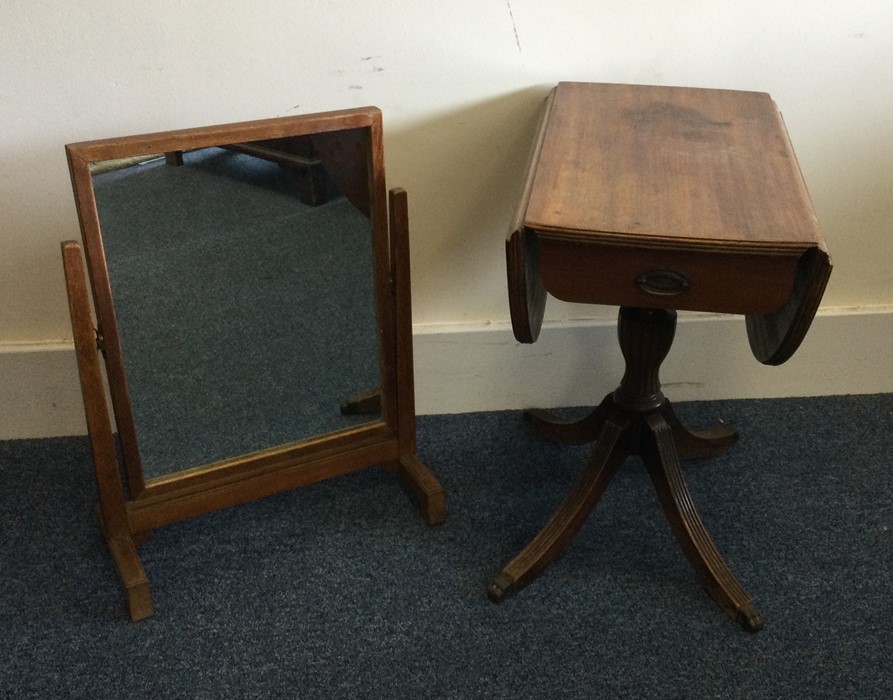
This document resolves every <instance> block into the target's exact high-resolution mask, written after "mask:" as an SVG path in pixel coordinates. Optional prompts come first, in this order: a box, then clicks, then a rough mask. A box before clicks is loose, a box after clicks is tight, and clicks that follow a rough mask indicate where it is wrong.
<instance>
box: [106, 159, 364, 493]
mask: <svg viewBox="0 0 893 700" xmlns="http://www.w3.org/2000/svg"><path fill="white" fill-rule="evenodd" d="M184 162H185V165H183V166H182V167H172V166H169V165H165V164H164V162H163V161H152V162H149V163H147V164H143V165H135V166H132V167H130V168H125V169H123V170H118V171H112V172H108V173H104V174H101V175H97V176H96V177H95V178H94V187H95V191H96V198H97V206H98V210H99V217H100V221H101V223H102V235H103V241H104V247H105V254H106V260H107V263H108V270H109V277H110V282H111V288H112V295H113V298H114V304H115V316H116V320H117V324H118V330H119V334H120V338H121V345H122V349H123V350H122V351H123V355H124V368H125V373H126V375H127V381H128V388H129V391H130V397H131V404H132V407H133V414H134V423H135V425H136V432H137V437H138V441H139V450H140V456H141V461H142V467H143V472H144V473H145V474H146V475H147V477H154V476H163V475H165V474H168V473H170V472H173V471H180V470H182V469H186V468H189V467H194V466H198V465H201V464H206V463H208V462H212V461H216V460H221V459H227V458H231V457H233V456H236V455H241V454H245V453H247V452H253V451H256V450H260V449H264V448H266V447H270V446H273V445H281V444H284V443H289V442H293V441H296V440H300V439H304V438H308V437H312V436H314V435H319V434H322V433H328V432H332V431H335V430H338V429H344V428H348V427H350V426H352V425H355V424H357V423H358V422H362V421H365V420H366V418H365V417H363V418H356V417H351V416H342V415H341V414H340V412H339V406H340V404H341V401H342V400H344V399H346V398H348V397H349V396H353V395H354V394H357V393H359V392H362V391H366V390H369V389H372V388H374V387H376V386H378V384H379V383H380V380H379V372H378V344H377V339H378V333H377V330H376V322H375V285H374V268H373V258H372V255H373V254H372V237H371V227H370V223H369V220H368V219H367V218H366V217H364V216H363V215H362V214H361V213H360V212H359V211H358V210H357V209H355V208H354V207H353V206H352V205H351V204H350V203H349V202H348V201H347V200H346V199H344V198H343V197H338V198H336V199H332V200H330V201H328V202H326V203H325V204H323V205H320V206H317V207H310V206H307V205H304V204H301V203H300V201H299V200H298V196H297V185H296V183H295V180H294V177H293V176H292V175H290V174H289V173H287V172H286V171H285V170H283V169H282V168H280V167H279V166H278V165H276V164H275V163H272V162H269V161H266V160H262V159H259V158H252V157H251V156H247V155H242V154H238V153H232V152H229V151H225V150H222V149H218V148H210V149H205V150H203V151H193V152H189V153H186V154H185V155H184ZM333 358H335V359H336V360H337V361H333ZM234 426H238V429H237V430H234V429H233V427H234ZM195 435H203V436H206V437H207V439H206V440H204V441H196V440H195V439H194V437H195Z"/></svg>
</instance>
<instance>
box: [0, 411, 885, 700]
mask: <svg viewBox="0 0 893 700" xmlns="http://www.w3.org/2000/svg"><path fill="white" fill-rule="evenodd" d="M677 408H678V410H679V412H680V414H681V415H682V417H683V418H684V419H686V420H687V421H688V422H689V423H690V424H691V425H692V426H693V427H703V426H706V425H708V424H710V423H711V422H712V421H713V420H714V419H716V418H718V417H722V418H723V419H725V420H727V421H728V422H730V423H732V424H733V425H735V426H736V427H737V428H738V429H739V431H740V432H741V435H742V438H741V440H740V442H739V443H738V444H737V445H736V446H735V447H734V448H733V449H732V450H731V451H729V452H728V453H727V454H725V455H722V456H721V457H718V458H715V459H713V460H710V461H707V462H697V463H691V464H689V465H687V467H686V478H687V479H688V481H689V485H690V487H691V490H692V492H693V497H694V499H695V502H696V503H697V504H698V506H699V508H700V511H701V515H702V518H703V519H704V522H705V524H706V526H707V528H708V530H709V531H710V532H711V534H712V536H713V538H714V540H715V541H716V543H717V545H718V547H719V549H720V551H721V552H722V553H723V554H724V555H725V557H726V558H727V560H728V561H729V563H730V565H731V567H732V569H733V571H734V572H735V573H736V575H737V576H738V577H739V578H740V580H741V581H742V583H743V584H744V585H745V587H746V588H747V589H748V590H749V592H750V593H751V594H752V595H753V597H754V599H755V601H756V602H757V604H758V605H759V607H760V609H761V611H762V612H763V614H764V616H765V618H766V627H765V629H764V630H763V631H762V632H760V633H758V634H756V635H748V634H746V633H745V632H743V631H741V630H740V629H739V628H738V626H737V625H735V624H734V623H733V622H732V621H731V620H729V619H727V618H726V617H725V616H724V615H723V614H722V613H720V612H719V610H718V609H717V608H716V607H715V606H714V604H713V603H712V601H711V600H710V599H709V598H708V597H707V595H706V594H705V593H704V592H703V591H702V590H701V588H700V586H699V584H698V582H697V580H696V578H695V576H694V574H693V573H692V571H691V569H690V568H689V566H688V564H687V562H686V561H685V559H684V557H683V555H682V554H681V551H680V550H679V548H678V546H677V545H676V544H675V541H674V540H673V539H672V536H671V535H670V533H669V529H668V527H667V525H666V524H665V522H664V519H663V516H662V515H661V513H660V510H659V507H658V505H657V501H656V498H655V496H654V494H653V491H652V488H651V485H650V481H649V480H648V478H647V475H646V473H645V471H644V468H643V467H642V466H641V464H640V463H638V462H636V461H635V460H630V462H629V463H628V464H627V466H626V467H625V468H624V469H623V470H622V471H621V473H620V474H619V475H618V477H617V478H616V479H615V480H614V482H613V483H612V484H611V487H610V488H609V490H608V492H607V494H606V495H605V497H604V499H603V500H602V502H601V503H600V505H599V507H598V509H597V510H596V512H595V514H594V515H593V517H591V518H590V520H589V521H588V522H587V524H586V525H585V526H584V528H583V530H582V531H581V533H580V534H579V535H578V537H577V538H576V540H575V541H574V542H573V543H572V545H571V546H570V548H569V549H568V550H567V551H566V552H565V554H564V555H563V556H562V557H561V558H560V559H559V560H557V561H556V562H555V563H554V564H553V566H552V567H551V568H550V569H549V570H547V571H546V573H545V574H544V575H543V576H542V577H541V578H540V579H539V580H537V581H536V582H534V583H533V584H532V585H531V586H530V587H528V588H527V589H525V590H524V591H522V592H521V594H520V595H518V596H517V597H515V598H512V599H510V600H508V601H506V602H505V603H503V604H502V605H498V606H497V605H493V604H492V603H490V602H489V601H488V600H487V598H486V595H485V590H486V587H487V584H488V582H489V580H490V578H491V577H492V576H493V575H494V574H496V573H497V571H498V570H499V568H500V566H501V565H502V564H503V563H504V562H505V561H506V560H507V559H508V558H510V557H511V556H513V554H514V553H515V552H516V551H517V550H518V549H519V548H520V547H521V546H523V545H524V544H525V543H526V542H527V540H528V539H529V538H530V537H531V536H532V535H533V534H534V533H535V532H536V531H537V530H538V529H539V527H540V526H541V525H542V524H543V522H544V521H545V520H546V518H547V517H548V516H549V514H550V513H551V511H552V509H553V508H554V507H555V506H556V505H557V503H558V502H559V501H560V500H561V498H562V497H563V495H564V493H565V492H566V489H567V487H568V485H569V483H570V481H571V480H572V478H573V476H574V473H575V472H576V470H577V468H578V466H579V464H580V460H581V459H582V457H583V456H584V454H585V448H567V447H559V446H556V445H552V444H548V443H544V442H542V441H541V440H540V439H539V438H538V437H537V436H536V435H534V434H533V433H532V431H531V430H530V428H529V427H528V426H527V425H526V424H525V423H524V422H523V421H522V419H521V417H520V415H519V414H518V413H517V412H496V413H482V414H469V415H458V416H431V417H423V418H420V419H419V440H420V450H419V451H420V455H421V457H422V459H423V460H424V461H425V462H426V464H427V465H428V466H429V467H430V468H431V469H432V470H433V471H434V473H435V474H436V475H437V476H438V478H439V479H440V480H441V481H442V483H443V485H444V487H445V489H446V493H447V520H446V522H445V523H444V524H443V525H440V526H437V527H429V526H427V525H425V524H424V523H423V522H422V521H421V519H420V518H419V517H418V515H417V511H416V509H415V507H414V504H413V503H412V502H411V500H410V498H409V497H408V495H407V494H406V493H405V492H404V491H403V490H402V489H401V487H400V485H399V479H398V478H397V477H396V476H395V475H394V474H391V473H388V472H384V471H381V470H378V469H372V470H367V471H364V472H360V473H357V474H352V475H348V476H344V477H339V478H337V479H334V480H331V481H328V482H324V483H321V484H316V485H313V486H310V487H306V488H303V489H299V490H296V491H293V492H289V493H286V494H281V495H278V496H274V497H270V498H267V499H264V500H261V501H258V502H255V503H252V504H249V505H245V506H240V507H237V508H233V509H230V510H227V511H222V512H219V513H215V514H211V515H207V516H204V517H200V518H196V519H194V520H191V521H188V522H184V523H179V524H175V525H171V526H168V527H165V528H162V529H160V530H157V531H156V532H154V533H153V534H152V536H151V537H150V539H149V541H148V542H147V543H146V544H145V545H144V546H143V547H142V549H141V555H142V557H143V561H144V563H145V566H146V570H147V573H148V576H149V580H150V583H151V585H152V591H153V596H154V601H155V606H156V611H157V614H156V616H155V617H154V618H152V619H149V620H146V621H144V622H141V623H137V624H132V623H130V622H129V621H128V618H127V614H126V607H125V603H124V599H123V596H122V594H121V592H120V590H119V587H118V581H117V578H116V575H115V572H114V570H113V567H112V564H111V561H110V559H109V556H108V554H107V552H106V549H105V546H104V544H103V542H102V540H101V539H100V535H99V531H98V527H97V523H96V520H95V517H94V515H93V507H94V502H95V488H94V485H93V482H92V476H91V469H92V467H91V463H90V457H89V449H88V444H87V441H86V439H85V438H66V439H47V440H34V441H13V442H3V443H0V527H2V530H0V532H2V540H0V541H2V544H0V567H2V568H0V596H2V599H0V603H2V604H0V629H2V635H0V659H2V662H0V697H39V698H49V697H83V698H121V697H136V696H140V697H151V698H184V697H190V698H193V697H194V698H205V697H207V698H217V697H224V696H230V697H282V698H342V697H357V698H510V697H511V698H621V697H622V698H627V697H628V698H844V697H847V698H889V697H893V662H891V648H893V632H891V620H890V613H891V611H893V582H891V572H893V542H891V533H890V528H891V525H893V522H891V521H893V509H891V502H893V470H891V468H890V467H891V454H893V430H891V428H893V395H877V396H855V397H826V398H814V399H790V400H763V401H753V400H747V401H722V402H705V403H687V404H679V405H678V406H677Z"/></svg>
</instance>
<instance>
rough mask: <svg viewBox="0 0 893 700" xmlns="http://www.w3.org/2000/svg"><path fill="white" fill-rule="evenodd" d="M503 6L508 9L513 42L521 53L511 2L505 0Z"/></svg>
mask: <svg viewBox="0 0 893 700" xmlns="http://www.w3.org/2000/svg"><path fill="white" fill-rule="evenodd" d="M505 6H506V7H507V8H508V9H509V19H511V20H512V31H513V32H514V33H515V43H516V44H517V45H518V53H521V39H520V37H518V27H517V25H516V24H515V15H514V14H513V13H512V3H511V2H510V1H509V0H505Z"/></svg>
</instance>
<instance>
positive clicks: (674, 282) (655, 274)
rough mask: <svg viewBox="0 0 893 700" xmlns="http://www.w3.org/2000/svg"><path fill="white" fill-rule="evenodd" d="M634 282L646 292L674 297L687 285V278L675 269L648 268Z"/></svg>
mask: <svg viewBox="0 0 893 700" xmlns="http://www.w3.org/2000/svg"><path fill="white" fill-rule="evenodd" d="M636 284H637V285H638V286H639V289H641V290H642V291H643V292H645V293H646V294H653V295H654V296H659V297H674V296H677V295H679V294H682V293H683V292H685V291H686V290H687V289H688V287H689V284H688V278H687V277H686V276H685V275H683V274H682V273H681V272H676V271H675V270H648V271H647V272H643V273H642V276H641V277H639V279H637V280H636Z"/></svg>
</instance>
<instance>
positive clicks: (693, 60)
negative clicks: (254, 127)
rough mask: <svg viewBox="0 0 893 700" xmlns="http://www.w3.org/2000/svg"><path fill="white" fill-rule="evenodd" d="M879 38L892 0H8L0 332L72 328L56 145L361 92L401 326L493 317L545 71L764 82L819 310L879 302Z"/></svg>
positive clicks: (889, 227)
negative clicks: (386, 219) (800, 196)
mask: <svg viewBox="0 0 893 700" xmlns="http://www.w3.org/2000/svg"><path fill="white" fill-rule="evenodd" d="M891 37H893V3H891V2H887V1H886V0H872V1H869V0H849V1H848V2H846V3H825V4H824V5H822V4H817V3H815V2H811V1H808V0H750V1H749V2H731V1H728V0H710V1H709V2H708V1H707V0H689V1H688V2H676V3H668V2H661V1H658V0H552V1H551V2H542V1H541V0H451V1H450V2H409V1H408V0H403V1H400V0H367V1H366V2H356V1H353V2H348V1H346V0H314V1H313V2H310V1H303V2H301V1H291V2H288V1H286V0H278V1H269V0H266V1H265V0H259V1H257V2H245V0H238V1H236V0H193V1H192V2H188V3H184V2H180V1H174V0H158V1H156V2H151V3H122V2H112V1H111V0H90V1H89V2H87V1H86V0H79V1H75V2H68V3H63V2H58V1H50V0H4V2H3V5H2V9H0V38H2V40H0V124H2V128H0V154H2V158H0V251H2V252H0V348H5V349H6V350H7V351H9V350H10V348H12V349H15V348H21V347H26V346H27V347H40V345H41V344H44V343H63V344H64V343H66V342H68V338H69V336H70V331H69V328H68V318H67V308H66V304H65V299H64V291H63V283H62V274H61V265H60V257H59V247H58V242H59V241H61V240H63V239H65V238H72V237H77V236H78V229H77V224H76V220H75V212H74V206H73V202H72V197H71V193H70V185H69V182H68V173H67V169H66V164H65V158H64V153H63V148H62V147H63V144H65V143H67V142H72V141H78V140H84V139H92V138H101V137H107V136H114V135H125V134H130V133H140V132H146V131H157V130H164V129H171V128H178V127H184V126H198V125H205V124H213V123H222V122H229V121H237V120H244V119H253V118H262V117H270V116H279V115H289V114H297V113H305V112H312V111H319V110H325V109H332V108H342V107H350V106H360V105H366V104H374V105H377V106H379V107H381V108H382V109H383V111H384V115H385V132H386V153H387V159H388V175H389V184H391V185H400V186H402V187H405V188H406V189H407V190H409V193H410V207H411V212H410V213H411V221H412V251H413V294H414V311H415V323H416V328H417V330H418V331H424V330H425V329H426V328H431V327H437V328H440V327H442V324H462V327H463V328H469V327H470V328H475V327H486V326H487V325H488V324H490V325H492V324H496V325H499V324H504V323H505V322H506V321H507V319H508V305H507V302H506V295H505V273H504V257H503V255H504V254H503V239H504V235H505V233H506V227H507V226H508V223H509V220H510V218H511V215H512V209H513V206H514V202H515V200H516V198H517V195H518V192H519V188H520V186H521V180H522V174H523V172H522V171H523V166H524V162H525V160H526V153H527V148H528V144H529V142H530V140H531V137H532V133H533V129H534V124H535V120H536V116H537V111H538V108H539V104H540V102H541V100H542V98H543V97H544V96H545V94H546V92H547V91H548V90H549V88H550V87H551V86H552V85H554V84H555V83H556V82H558V81H560V80H582V81H605V82H635V83H653V84H668V85H688V86H703V87H722V88H735V89H748V90H759V91H766V92H769V93H771V94H772V96H773V97H774V98H775V100H776V101H777V102H778V104H779V105H780V107H781V109H782V111H783V113H784V115H785V118H786V121H787V124H788V128H789V130H790V133H791V136H792V140H793V142H794V146H795V149H796V151H797V153H798V156H799V159H800V164H801V167H802V169H803V171H804V174H805V177H806V180H807V183H808V185H809V188H810V191H811V194H812V197H813V201H814V203H815V207H816V209H817V212H818V215H819V218H820V220H821V222H822V224H823V226H824V229H825V233H826V238H827V241H828V244H829V246H830V249H831V252H832V255H833V258H834V262H835V266H836V267H835V272H834V275H833V277H832V281H831V284H830V286H829V289H828V291H827V294H826V297H825V307H826V308H834V309H844V308H850V307H857V308H859V309H860V310H863V311H864V309H865V308H866V307H876V306H881V307H887V306H891V307H893V272H891V270H893V242H891V237H890V236H889V235H888V234H889V233H890V232H891V231H893V118H891V115H893V41H891ZM547 313H548V316H549V318H550V319H552V320H557V321H562V320H569V319H576V318H580V317H590V318H591V317H593V316H598V315H599V313H604V314H610V315H613V313H614V311H613V310H604V312H600V311H599V310H597V309H595V308H591V307H589V308H579V307H578V308H575V307H572V306H569V305H562V304H559V303H557V302H554V301H552V302H550V305H549V307H548V309H547Z"/></svg>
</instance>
